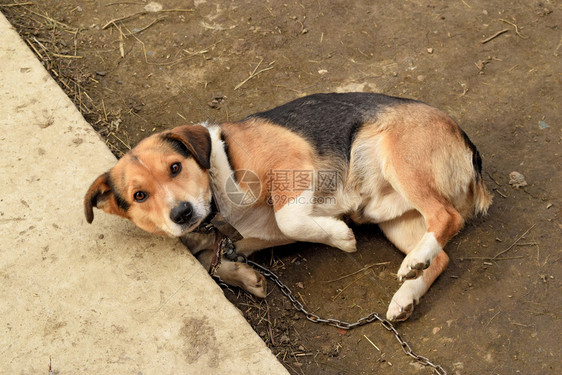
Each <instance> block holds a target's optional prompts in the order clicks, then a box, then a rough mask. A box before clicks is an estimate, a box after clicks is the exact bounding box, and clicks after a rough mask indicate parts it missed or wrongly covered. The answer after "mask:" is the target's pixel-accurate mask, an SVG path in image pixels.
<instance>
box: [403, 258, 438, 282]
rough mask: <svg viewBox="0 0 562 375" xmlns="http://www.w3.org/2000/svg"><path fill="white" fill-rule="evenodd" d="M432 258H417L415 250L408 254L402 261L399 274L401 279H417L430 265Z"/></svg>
mask: <svg viewBox="0 0 562 375" xmlns="http://www.w3.org/2000/svg"><path fill="white" fill-rule="evenodd" d="M430 264H431V259H423V260H420V259H417V258H416V257H415V254H414V252H412V253H410V254H408V255H407V256H406V258H404V260H403V261H402V264H401V265H400V268H399V269H398V272H397V275H398V279H399V280H400V281H403V280H412V279H417V278H418V277H420V276H421V275H422V273H423V270H425V269H426V268H427V267H429V265H430Z"/></svg>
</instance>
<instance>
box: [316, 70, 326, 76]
mask: <svg viewBox="0 0 562 375" xmlns="http://www.w3.org/2000/svg"><path fill="white" fill-rule="evenodd" d="M326 73H328V71H327V70H326V69H320V70H319V71H318V74H320V75H321V76H323V75H324V74H326Z"/></svg>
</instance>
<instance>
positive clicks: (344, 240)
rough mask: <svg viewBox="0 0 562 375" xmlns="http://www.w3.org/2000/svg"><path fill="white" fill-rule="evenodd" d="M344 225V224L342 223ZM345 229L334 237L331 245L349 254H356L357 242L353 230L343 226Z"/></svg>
mask: <svg viewBox="0 0 562 375" xmlns="http://www.w3.org/2000/svg"><path fill="white" fill-rule="evenodd" d="M342 224H343V223H342ZM343 225H344V226H345V229H342V230H341V231H340V233H339V234H335V235H333V237H332V241H331V245H332V246H333V247H337V248H338V249H341V250H343V251H345V252H347V253H354V252H356V251H357V240H356V239H355V234H353V231H352V230H351V228H349V227H348V226H347V225H345V224H343Z"/></svg>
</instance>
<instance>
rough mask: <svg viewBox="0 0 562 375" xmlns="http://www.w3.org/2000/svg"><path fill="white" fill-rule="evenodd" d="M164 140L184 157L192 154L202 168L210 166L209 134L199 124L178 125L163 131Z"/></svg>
mask: <svg viewBox="0 0 562 375" xmlns="http://www.w3.org/2000/svg"><path fill="white" fill-rule="evenodd" d="M164 140H166V141H168V142H170V143H171V144H172V146H173V147H174V148H175V149H176V151H178V152H179V153H180V154H182V155H184V156H185V157H190V156H192V157H193V158H194V159H195V161H196V162H197V163H199V165H200V166H201V167H202V168H203V169H209V168H211V164H210V159H211V136H210V134H209V131H208V130H207V128H205V127H203V126H201V125H185V126H179V127H177V128H174V129H172V130H171V131H169V132H168V133H165V134H164Z"/></svg>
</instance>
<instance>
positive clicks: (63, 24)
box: [27, 9, 76, 31]
mask: <svg viewBox="0 0 562 375" xmlns="http://www.w3.org/2000/svg"><path fill="white" fill-rule="evenodd" d="M27 11H28V12H29V13H33V14H35V15H36V16H39V17H42V18H44V19H46V20H47V21H50V22H52V23H54V24H55V25H59V26H62V28H63V29H64V30H66V31H74V30H76V29H74V28H73V27H70V26H68V25H67V24H65V23H62V22H60V21H57V20H55V19H53V18H51V17H49V16H45V15H43V14H41V13H37V12H35V11H33V10H31V9H27Z"/></svg>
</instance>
